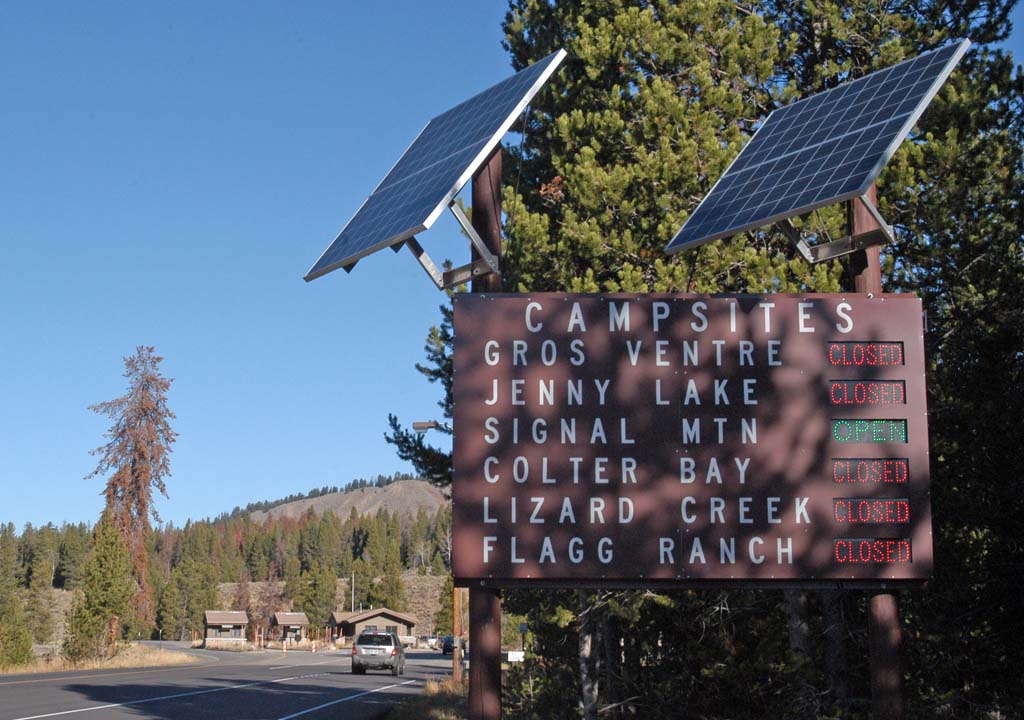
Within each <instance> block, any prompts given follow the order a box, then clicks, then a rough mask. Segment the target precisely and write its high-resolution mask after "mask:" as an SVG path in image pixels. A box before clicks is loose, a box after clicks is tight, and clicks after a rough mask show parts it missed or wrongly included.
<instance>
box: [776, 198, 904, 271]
mask: <svg viewBox="0 0 1024 720" xmlns="http://www.w3.org/2000/svg"><path fill="white" fill-rule="evenodd" d="M857 200H859V201H860V202H861V203H863V205H864V207H865V208H867V211H868V212H869V213H871V216H872V217H874V219H875V221H876V222H877V223H878V228H876V229H874V230H869V231H868V232H865V233H859V234H857V235H847V236H846V237H841V238H839V239H838V240H829V241H827V242H823V243H817V244H816V245H810V244H808V242H807V239H806V237H805V236H804V234H803V233H802V232H800V230H798V229H797V228H796V227H795V226H794V225H793V223H792V222H791V221H790V220H789V219H788V218H787V219H785V220H781V221H779V222H777V223H775V226H776V227H777V228H778V229H779V230H780V231H781V232H782V234H783V235H785V236H786V237H787V238H788V239H789V241H790V242H792V243H793V245H795V246H796V249H797V252H799V253H800V256H801V257H802V258H803V259H804V260H806V261H807V262H809V263H810V264H812V265H814V264H817V263H820V262H825V261H826V260H833V259H835V258H837V257H842V256H843V255H849V254H850V253H854V252H857V251H858V250H864V249H865V248H869V247H874V246H875V245H885V244H886V243H891V242H893V241H894V240H895V237H894V236H893V231H892V225H889V224H888V223H887V222H885V220H883V219H882V216H881V215H880V214H879V212H878V208H876V207H875V206H874V205H873V204H872V203H871V201H870V200H868V199H867V197H865V196H864V195H858V196H857ZM853 202H856V200H854V201H853Z"/></svg>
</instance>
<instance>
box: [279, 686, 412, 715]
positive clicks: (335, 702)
mask: <svg viewBox="0 0 1024 720" xmlns="http://www.w3.org/2000/svg"><path fill="white" fill-rule="evenodd" d="M414 682H416V681H415V680H406V681H405V682H400V683H395V684H394V685H385V686H384V687H379V688H376V689H374V690H367V691H366V692H361V693H356V694H355V695H346V696H345V697H343V698H340V699H338V700H332V701H331V702H328V703H324V704H323V705H317V706H316V707H311V708H309V709H308V710H301V711H299V712H297V713H292V714H291V715H285V716H284V717H280V718H278V719H277V720H292V718H297V717H302V716H303V715H308V714H309V713H311V712H316V711H317V710H323V709H324V708H325V707H330V706H331V705H338V704H340V703H343V702H348V701H349V700H355V699H356V698H361V697H363V696H364V695H373V693H378V692H380V691H381V690H390V689H391V688H396V687H401V686H402V685H409V684H411V683H414Z"/></svg>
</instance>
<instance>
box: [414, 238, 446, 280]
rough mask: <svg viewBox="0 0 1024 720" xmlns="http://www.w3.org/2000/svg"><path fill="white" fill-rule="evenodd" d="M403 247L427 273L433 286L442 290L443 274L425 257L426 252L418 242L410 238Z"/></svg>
mask: <svg viewBox="0 0 1024 720" xmlns="http://www.w3.org/2000/svg"><path fill="white" fill-rule="evenodd" d="M405 246H406V247H407V248H409V252H411V253H412V254H413V257H415V258H416V261H417V262H418V263H419V264H420V265H422V266H423V269H424V270H426V271H427V275H429V276H430V279H431V280H433V281H434V285H436V286H437V289H438V290H444V288H445V285H444V274H443V273H442V272H441V271H440V270H439V269H438V267H437V265H435V264H434V261H433V260H431V259H430V256H429V255H427V251H426V250H424V249H423V246H422V245H420V241H419V240H417V239H416V238H415V237H411V238H409V239H408V240H406V241H405Z"/></svg>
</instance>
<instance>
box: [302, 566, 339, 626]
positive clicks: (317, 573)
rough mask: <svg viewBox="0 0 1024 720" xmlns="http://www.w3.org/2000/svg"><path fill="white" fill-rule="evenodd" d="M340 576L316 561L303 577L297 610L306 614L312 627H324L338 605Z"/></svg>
mask: <svg viewBox="0 0 1024 720" xmlns="http://www.w3.org/2000/svg"><path fill="white" fill-rule="evenodd" d="M337 585H338V576H337V575H335V574H334V571H333V570H331V568H329V567H327V566H325V565H320V563H318V562H316V561H314V562H313V566H312V567H311V568H310V569H309V571H308V572H305V573H303V575H302V588H301V590H300V592H299V595H298V597H297V598H296V602H295V608H296V610H301V611H302V612H304V613H306V617H307V618H309V624H310V626H311V627H323V626H324V625H326V624H327V619H328V617H329V616H330V614H331V613H332V612H334V608H335V607H336V604H337Z"/></svg>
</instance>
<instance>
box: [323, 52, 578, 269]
mask: <svg viewBox="0 0 1024 720" xmlns="http://www.w3.org/2000/svg"><path fill="white" fill-rule="evenodd" d="M564 57H565V51H564V50H559V51H557V52H555V53H552V54H551V55H549V56H548V57H546V58H544V59H543V60H541V61H540V62H537V63H535V64H533V65H530V66H529V67H527V68H525V69H523V70H520V71H519V72H518V73H516V74H515V75H513V76H512V77H510V78H507V79H505V80H503V81H502V82H500V83H498V84H497V85H494V86H493V87H491V88H488V89H487V90H484V91H483V92H481V93H479V94H478V95H475V96H474V97H472V98H470V99H469V100H466V101H465V102H463V103H461V104H459V105H456V106H455V107H453V108H452V109H451V110H448V111H447V112H444V113H442V114H440V115H438V116H437V117H435V118H434V119H433V120H431V121H430V122H428V123H427V125H426V127H424V128H423V130H421V131H420V134H419V135H418V136H417V137H416V139H415V140H413V142H412V144H411V145H410V146H409V147H408V149H406V151H405V152H404V153H403V154H402V156H401V157H400V158H399V159H398V162H397V163H395V165H394V167H392V168H391V171H390V172H389V173H388V174H387V175H386V176H385V178H384V179H383V180H382V181H381V182H380V184H379V185H378V186H377V188H376V189H375V190H374V191H373V193H371V194H370V197H368V198H367V199H366V200H365V201H364V202H363V204H362V206H361V207H360V208H359V210H358V211H357V212H356V214H355V215H354V216H353V217H352V219H351V220H349V221H348V223H347V224H346V225H345V227H344V228H342V230H341V232H340V233H339V234H338V237H337V238H335V240H334V242H332V243H331V244H330V246H329V247H328V248H327V250H325V251H324V253H323V254H322V255H321V256H320V258H319V259H318V260H317V261H316V263H314V264H313V267H311V268H310V269H309V272H307V273H306V276H305V279H306V280H307V281H309V280H313V279H315V278H318V277H320V276H321V275H325V274H327V273H329V272H331V271H332V270H336V269H337V268H340V267H349V266H351V265H353V264H355V262H356V261H357V260H359V259H360V258H362V257H365V256H366V255H369V254H371V253H374V252H376V251H378V250H381V249H383V248H385V247H390V246H392V245H395V244H397V243H400V242H403V241H405V240H408V239H409V238H411V237H413V236H414V235H415V234H416V233H419V232H422V231H424V230H426V229H427V228H429V227H430V226H431V225H433V224H434V221H435V220H437V218H438V216H439V215H440V214H441V212H442V211H443V210H444V209H445V208H446V207H447V206H448V204H449V203H450V202H451V201H452V199H453V198H454V197H455V196H456V195H458V193H459V191H460V190H462V186H463V185H465V184H466V183H467V182H468V181H469V179H470V177H472V175H473V173H474V172H475V171H476V170H477V169H478V168H479V167H480V166H481V165H482V164H483V163H484V162H485V161H486V160H487V159H488V158H489V157H490V155H491V153H492V152H493V151H494V149H495V148H496V147H497V146H498V144H499V143H500V142H501V138H502V137H503V136H504V135H505V133H507V132H508V131H509V128H511V126H512V123H513V122H515V119H516V118H517V117H518V116H519V115H520V114H521V113H522V112H523V110H525V109H526V106H527V105H528V104H529V102H530V100H532V99H533V96H534V95H536V94H537V91H538V90H540V88H541V86H543V85H544V83H545V82H546V81H547V79H548V78H549V77H550V76H551V74H552V73H553V72H554V71H555V69H556V68H557V67H558V65H559V64H560V63H561V62H562V59H563V58H564Z"/></svg>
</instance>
